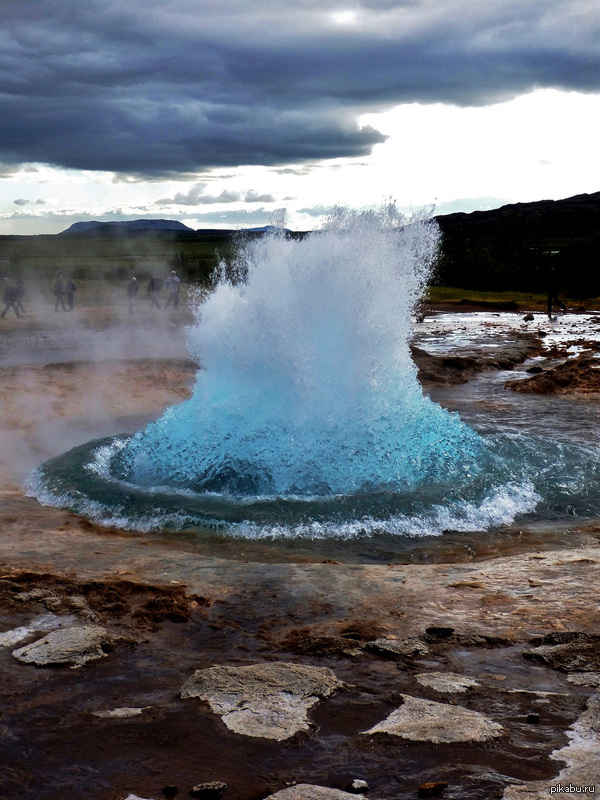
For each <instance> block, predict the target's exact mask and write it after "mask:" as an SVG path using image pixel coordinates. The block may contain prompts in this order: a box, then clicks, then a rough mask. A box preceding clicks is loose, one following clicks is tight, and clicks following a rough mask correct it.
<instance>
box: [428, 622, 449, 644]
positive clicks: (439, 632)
mask: <svg viewBox="0 0 600 800" xmlns="http://www.w3.org/2000/svg"><path fill="white" fill-rule="evenodd" d="M453 633H454V628H448V627H445V626H442V625H430V627H429V628H425V634H426V636H427V640H428V641H430V642H437V641H440V639H449V638H450V637H451V636H452V634H453Z"/></svg>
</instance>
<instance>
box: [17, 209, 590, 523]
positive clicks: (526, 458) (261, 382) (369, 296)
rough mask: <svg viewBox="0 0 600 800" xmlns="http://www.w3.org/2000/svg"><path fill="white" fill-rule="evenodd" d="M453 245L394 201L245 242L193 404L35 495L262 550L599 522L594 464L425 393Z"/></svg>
mask: <svg viewBox="0 0 600 800" xmlns="http://www.w3.org/2000/svg"><path fill="white" fill-rule="evenodd" d="M438 237H439V232H438V229H437V226H436V225H435V223H434V222H432V221H430V220H427V219H424V218H423V219H418V218H412V219H406V218H404V217H403V216H402V215H401V214H399V213H398V212H397V210H396V208H395V207H394V205H393V204H392V205H387V206H385V207H383V208H380V209H377V210H363V211H351V210H348V209H338V210H337V211H336V212H335V213H333V214H332V215H331V217H330V219H329V220H328V222H327V224H326V225H325V226H324V227H323V229H322V230H320V231H318V232H315V233H311V234H309V235H306V236H304V237H293V236H289V235H286V234H285V233H284V232H281V233H275V234H272V235H268V236H265V237H263V238H261V239H255V240H252V241H246V242H245V244H242V245H241V246H240V248H239V252H238V254H237V257H236V258H235V260H234V262H233V264H229V265H228V266H227V268H225V267H223V270H222V272H223V274H222V278H221V280H220V281H219V282H218V285H217V286H216V288H215V290H214V291H213V292H212V293H211V294H210V295H209V296H208V297H207V298H206V300H205V302H203V303H202V305H200V306H199V308H198V312H197V320H196V323H195V324H194V325H193V326H192V327H191V328H190V330H189V334H188V338H189V347H190V350H191V352H192V354H193V355H194V356H195V358H196V359H197V360H198V362H199V363H200V364H201V368H199V370H198V373H197V377H196V382H195V387H194V391H193V395H192V397H191V398H190V399H189V400H187V401H186V402H184V403H181V404H180V405H177V406H172V407H171V408H169V409H168V410H167V411H166V412H165V414H163V416H162V417H161V418H160V419H158V420H157V421H156V422H154V423H152V424H150V425H148V427H146V428H145V429H144V430H141V431H139V432H138V433H136V434H135V435H134V436H132V437H118V438H116V439H110V440H102V441H97V442H91V443H88V444H87V445H84V446H82V447H80V448H76V449H75V450H73V451H71V452H70V453H67V454H65V455H64V456H61V457H58V458H56V459H53V460H52V461H49V462H47V463H46V464H44V465H42V467H41V468H40V469H39V470H38V471H37V472H36V473H35V475H34V476H33V478H32V481H31V483H30V487H31V491H32V493H34V494H35V495H36V496H37V497H38V498H39V499H40V500H41V501H42V502H46V503H51V504H53V505H61V506H65V507H68V508H71V509H73V510H74V511H77V512H78V513H81V514H84V515H86V516H89V517H91V518H93V519H95V520H96V521H98V522H101V523H104V524H114V525H119V526H122V527H128V528H137V529H138V530H163V531H165V530H168V529H170V530H173V529H175V530H183V529H186V530H189V529H193V530H196V531H205V532H206V531H207V530H208V529H210V530H212V531H218V532H221V533H224V534H227V535H228V536H244V537H248V538H265V537H277V538H293V537H297V536H305V537H310V538H313V539H316V538H321V539H325V538H338V539H339V538H342V539H349V538H356V537H361V536H370V537H372V536H376V535H379V534H381V535H385V536H393V537H397V536H402V535H404V536H423V535H436V534H440V533H442V532H443V531H444V530H446V529H452V530H458V531H477V530H484V529H489V528H492V527H494V526H500V525H505V524H508V523H511V522H512V521H513V520H514V519H515V518H516V517H517V516H518V515H523V514H527V513H530V512H532V511H533V510H534V509H535V508H536V506H539V505H540V504H542V505H543V506H544V508H545V512H544V513H546V514H553V513H559V514H561V513H563V512H564V513H572V511H573V510H575V512H576V513H587V512H588V511H589V510H590V508H589V497H590V496H591V495H590V486H591V483H593V482H594V481H596V480H597V478H598V476H599V475H600V464H599V459H598V456H597V454H596V453H595V452H591V451H590V452H587V451H586V452H583V450H582V449H581V448H577V447H576V446H566V445H561V444H559V443H556V442H551V441H547V440H538V439H534V438H533V437H525V436H522V437H511V436H507V435H501V434H498V435H494V436H486V437H482V436H480V435H479V434H478V433H476V432H475V431H474V430H472V429H471V428H469V427H468V426H467V425H465V424H464V423H463V422H462V421H461V420H460V418H459V417H458V415H456V414H452V413H449V412H447V411H446V410H444V409H442V408H441V407H440V406H438V405H437V404H436V403H434V402H433V401H432V400H431V399H430V398H428V397H427V396H425V395H424V394H423V392H422V389H421V386H420V384H419V382H418V380H417V369H416V366H415V364H414V363H413V360H412V358H411V353H410V347H409V343H410V340H411V337H412V335H413V321H414V309H415V304H416V303H417V301H418V300H419V298H420V296H421V294H422V292H423V289H424V287H425V285H426V283H427V281H428V279H429V277H430V274H431V269H432V266H433V264H434V262H435V258H436V254H437V248H438V244H439V238H438ZM564 474H569V475H570V476H571V483H572V486H571V487H570V488H569V490H568V492H567V493H565V489H564V486H565V484H564V480H563V479H562V478H561V475H564ZM596 494H597V493H596ZM594 497H595V495H594ZM595 503H596V501H595V500H594V504H595ZM560 509H562V511H561V510H560ZM565 509H567V511H565Z"/></svg>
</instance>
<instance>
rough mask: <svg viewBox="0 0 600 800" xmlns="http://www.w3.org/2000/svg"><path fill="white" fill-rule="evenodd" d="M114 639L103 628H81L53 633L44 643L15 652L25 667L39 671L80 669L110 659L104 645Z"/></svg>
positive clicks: (85, 626)
mask: <svg viewBox="0 0 600 800" xmlns="http://www.w3.org/2000/svg"><path fill="white" fill-rule="evenodd" d="M112 641H113V639H112V637H111V636H110V634H109V633H108V631H106V630H105V628H102V627H100V626H99V625H79V626H76V627H73V628H65V629H61V630H57V631H52V632H51V633H49V634H48V635H47V636H44V637H43V638H42V639H38V640H37V641H35V642H32V643H31V644H26V645H25V646H24V647H20V648H18V649H17V650H13V653H12V654H13V656H14V657H15V658H16V659H17V660H18V661H23V662H24V663H25V664H36V665H37V666H39V667H43V666H46V665H48V664H71V665H72V666H77V667H80V666H82V665H83V664H85V663H86V662H88V661H92V660H94V659H96V658H104V657H105V656H106V653H105V651H104V650H103V645H104V646H107V645H110V644H111V643H112Z"/></svg>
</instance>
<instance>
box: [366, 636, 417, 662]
mask: <svg viewBox="0 0 600 800" xmlns="http://www.w3.org/2000/svg"><path fill="white" fill-rule="evenodd" d="M364 648H365V650H368V651H369V652H370V653H376V654H377V655H380V656H387V657H388V658H390V657H391V658H394V657H395V656H405V657H407V658H412V657H413V656H419V655H425V654H426V653H428V652H429V648H428V647H427V645H426V644H424V642H422V641H421V640H420V639H417V637H416V636H410V637H408V638H407V639H373V641H371V642H367V643H366V644H365V645H364Z"/></svg>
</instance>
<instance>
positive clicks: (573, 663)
mask: <svg viewBox="0 0 600 800" xmlns="http://www.w3.org/2000/svg"><path fill="white" fill-rule="evenodd" d="M532 644H533V645H535V647H534V648H533V649H531V650H526V651H525V652H524V653H523V655H524V656H525V658H529V659H534V660H536V661H542V662H543V663H544V664H547V665H548V666H549V667H552V669H557V670H560V671H561V672H597V671H598V670H600V636H599V635H597V634H590V633H579V632H577V631H575V632H568V631H566V632H564V633H551V634H549V635H548V636H544V637H542V638H539V639H534V640H533V641H532Z"/></svg>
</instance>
